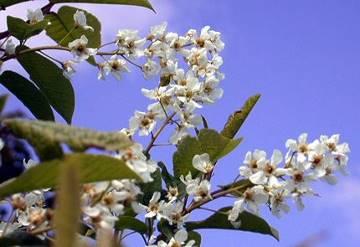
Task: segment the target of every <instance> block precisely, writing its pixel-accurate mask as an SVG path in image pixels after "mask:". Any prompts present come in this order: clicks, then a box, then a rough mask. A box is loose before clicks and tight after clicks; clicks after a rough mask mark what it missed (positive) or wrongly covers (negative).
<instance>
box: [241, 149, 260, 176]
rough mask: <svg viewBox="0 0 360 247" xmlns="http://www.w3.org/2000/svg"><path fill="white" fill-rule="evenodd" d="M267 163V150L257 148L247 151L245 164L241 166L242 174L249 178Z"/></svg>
mask: <svg viewBox="0 0 360 247" xmlns="http://www.w3.org/2000/svg"><path fill="white" fill-rule="evenodd" d="M265 163H266V153H265V151H262V150H258V149H256V150H255V151H254V152H247V153H246V155H245V160H244V165H245V166H240V168H239V172H240V175H241V176H243V177H245V178H249V177H250V176H251V175H252V174H254V173H256V172H257V171H259V169H260V168H261V167H263V166H264V165H265Z"/></svg>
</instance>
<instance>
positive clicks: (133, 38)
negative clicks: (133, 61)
mask: <svg viewBox="0 0 360 247" xmlns="http://www.w3.org/2000/svg"><path fill="white" fill-rule="evenodd" d="M145 42H146V39H144V38H143V39H141V38H140V37H139V35H138V31H137V30H130V29H124V30H119V32H118V34H117V36H116V44H117V45H118V47H119V51H120V52H123V53H124V55H127V56H129V57H131V58H138V57H141V56H143V54H144V51H143V49H142V48H143V46H144V44H145Z"/></svg>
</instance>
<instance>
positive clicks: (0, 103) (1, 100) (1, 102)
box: [0, 75, 9, 114]
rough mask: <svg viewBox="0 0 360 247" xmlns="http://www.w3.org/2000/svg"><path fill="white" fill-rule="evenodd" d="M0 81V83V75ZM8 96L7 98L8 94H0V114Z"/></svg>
mask: <svg viewBox="0 0 360 247" xmlns="http://www.w3.org/2000/svg"><path fill="white" fill-rule="evenodd" d="M0 83H1V75H0ZM8 98H9V95H8V94H2V95H0V114H1V113H2V111H3V110H4V108H5V105H6V102H7V99H8Z"/></svg>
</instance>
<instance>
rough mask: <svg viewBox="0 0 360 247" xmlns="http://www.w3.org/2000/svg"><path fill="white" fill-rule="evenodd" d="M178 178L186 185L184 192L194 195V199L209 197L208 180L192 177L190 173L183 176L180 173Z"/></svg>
mask: <svg viewBox="0 0 360 247" xmlns="http://www.w3.org/2000/svg"><path fill="white" fill-rule="evenodd" d="M180 180H181V181H182V182H183V183H184V184H185V185H186V193H187V194H188V195H189V196H193V197H194V201H196V202H197V201H201V200H204V199H207V198H211V195H210V191H211V184H210V182H209V180H207V179H202V178H200V177H195V178H192V176H191V173H189V174H188V175H186V176H185V177H184V176H183V175H181V177H180Z"/></svg>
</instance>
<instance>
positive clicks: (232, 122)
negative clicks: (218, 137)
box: [221, 94, 260, 138]
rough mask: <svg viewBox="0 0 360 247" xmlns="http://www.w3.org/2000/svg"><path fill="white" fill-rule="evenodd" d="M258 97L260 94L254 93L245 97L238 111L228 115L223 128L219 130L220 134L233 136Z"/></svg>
mask: <svg viewBox="0 0 360 247" xmlns="http://www.w3.org/2000/svg"><path fill="white" fill-rule="evenodd" d="M259 98H260V94H256V95H254V96H251V97H250V98H249V99H247V101H246V102H245V104H244V106H243V107H242V108H241V109H240V110H239V111H236V112H234V113H233V114H232V115H231V116H230V117H229V119H228V121H227V122H226V124H225V126H224V129H223V130H222V131H221V134H222V135H223V136H226V137H228V138H234V136H235V135H236V133H237V132H238V131H239V129H240V127H241V126H242V125H243V123H244V122H245V120H246V118H247V117H248V115H249V114H250V112H251V110H252V109H253V108H254V106H255V104H256V102H257V101H258V100H259Z"/></svg>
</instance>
